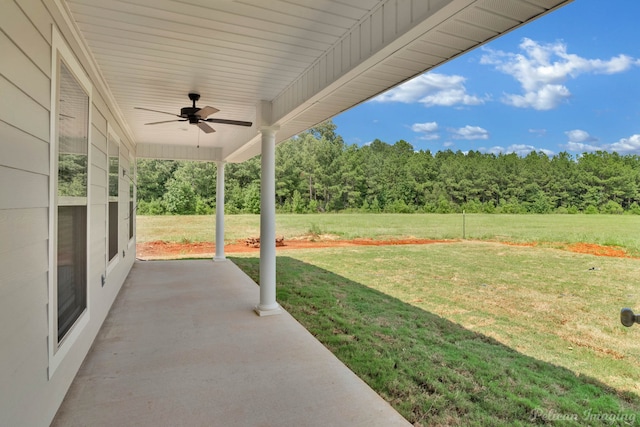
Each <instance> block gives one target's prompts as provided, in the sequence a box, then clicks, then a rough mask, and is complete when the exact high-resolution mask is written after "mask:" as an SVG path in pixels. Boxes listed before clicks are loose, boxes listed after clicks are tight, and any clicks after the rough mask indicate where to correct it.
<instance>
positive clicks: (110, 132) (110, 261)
mask: <svg viewBox="0 0 640 427" xmlns="http://www.w3.org/2000/svg"><path fill="white" fill-rule="evenodd" d="M112 139H113V141H114V142H115V143H116V145H117V146H118V155H117V157H118V170H117V178H118V191H117V194H118V195H117V196H111V194H110V193H111V191H110V190H111V157H112V156H111V155H110V154H111V151H110V149H109V148H110V145H111V140H112ZM121 145H122V141H121V140H120V137H119V136H118V134H117V133H116V131H115V129H113V127H112V126H111V124H109V123H107V189H106V191H107V201H106V208H105V209H106V231H107V232H106V239H105V240H106V254H105V257H106V261H107V276H109V273H111V271H112V270H113V269H114V268H115V266H116V265H117V264H118V262H119V261H120V169H121V165H120V163H121V162H120V152H121V148H120V147H121ZM112 198H115V200H114V201H115V202H116V203H117V209H116V216H117V218H116V234H115V236H116V240H117V249H116V253H115V255H114V256H113V257H112V258H109V246H110V239H111V229H110V227H111V214H110V212H111V199H112Z"/></svg>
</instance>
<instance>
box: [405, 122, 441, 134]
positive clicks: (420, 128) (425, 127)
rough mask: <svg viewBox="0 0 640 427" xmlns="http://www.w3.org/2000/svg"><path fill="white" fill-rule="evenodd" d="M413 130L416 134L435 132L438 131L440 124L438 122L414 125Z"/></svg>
mask: <svg viewBox="0 0 640 427" xmlns="http://www.w3.org/2000/svg"><path fill="white" fill-rule="evenodd" d="M411 130H412V131H414V132H435V131H437V130H438V123H437V122H427V123H414V124H413V125H412V126H411Z"/></svg>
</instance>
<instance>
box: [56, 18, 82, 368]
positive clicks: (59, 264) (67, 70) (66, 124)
mask: <svg viewBox="0 0 640 427" xmlns="http://www.w3.org/2000/svg"><path fill="white" fill-rule="evenodd" d="M51 47H52V53H51V116H50V117H51V121H50V125H51V130H50V135H51V140H50V141H49V143H50V150H49V153H50V160H49V161H50V170H49V172H50V175H49V275H48V277H49V279H48V280H49V286H48V297H49V298H48V304H47V307H48V320H49V321H48V324H49V331H48V332H49V333H48V338H49V339H48V340H47V342H48V348H49V352H48V353H49V369H48V376H49V379H51V378H52V377H53V375H54V373H55V371H56V369H57V368H58V366H60V364H61V363H62V361H63V360H64V359H65V357H66V356H67V355H68V354H69V352H70V351H71V349H72V348H73V347H74V345H75V343H76V342H77V341H78V339H79V337H80V336H81V335H82V333H83V332H84V331H85V329H86V327H87V325H88V324H89V320H90V314H91V304H90V301H91V298H90V295H91V287H90V286H89V279H88V278H89V277H91V271H90V264H89V262H88V259H89V255H88V250H89V245H88V242H89V239H90V234H91V230H90V227H89V222H90V221H88V218H90V212H91V205H90V204H89V203H88V201H89V200H90V195H91V188H90V186H89V182H90V180H91V169H90V167H89V165H91V150H90V147H91V144H90V141H89V135H90V124H91V92H92V87H91V81H90V80H89V79H88V77H87V75H86V74H85V73H84V71H83V69H82V67H81V66H80V64H79V63H78V62H77V60H76V59H75V57H74V55H73V53H72V51H71V49H69V47H68V46H67V44H66V43H65V41H64V39H63V38H62V36H61V35H60V33H59V32H58V31H57V30H56V28H55V27H54V28H53V30H52V36H51Z"/></svg>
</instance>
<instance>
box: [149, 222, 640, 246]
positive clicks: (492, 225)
mask: <svg viewBox="0 0 640 427" xmlns="http://www.w3.org/2000/svg"><path fill="white" fill-rule="evenodd" d="M464 220H465V230H464V231H465V232H464V236H465V238H467V239H478V240H495V241H511V242H521V243H526V242H538V243H542V244H545V243H548V244H552V245H553V244H555V243H558V242H560V243H577V242H586V243H596V244H600V245H610V246H619V247H621V248H624V249H626V250H627V251H628V252H629V253H630V254H632V255H636V256H637V255H640V216H637V215H488V214H486V215H485V214H467V215H465V218H464ZM137 227H138V228H137V230H138V235H137V239H138V241H139V242H146V241H152V240H165V241H170V242H179V241H192V242H206V241H215V216H213V215H207V216H179V217H175V216H138V217H137ZM310 231H320V232H321V234H329V235H333V236H335V237H338V238H342V239H353V238H373V239H394V238H402V237H415V238H425V239H461V238H462V237H463V216H462V215H459V214H458V215H456V214H447V215H438V214H411V215H407V214H404V215H403V214H309V215H292V214H278V215H277V216H276V233H277V234H278V235H282V236H284V237H285V239H287V238H293V237H297V236H302V235H305V234H308V233H309V232H310ZM259 234H260V216H259V215H226V216H225V241H227V242H235V241H237V240H239V239H244V238H247V237H251V236H258V235H259Z"/></svg>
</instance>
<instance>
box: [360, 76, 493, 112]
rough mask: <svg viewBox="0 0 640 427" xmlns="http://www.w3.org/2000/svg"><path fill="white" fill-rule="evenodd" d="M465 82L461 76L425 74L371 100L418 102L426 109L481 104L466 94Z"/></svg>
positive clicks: (481, 102)
mask: <svg viewBox="0 0 640 427" xmlns="http://www.w3.org/2000/svg"><path fill="white" fill-rule="evenodd" d="M465 81H466V79H465V78H464V77H462V76H457V75H446V74H438V73H426V74H422V75H420V76H418V77H416V78H414V79H412V80H409V81H408V82H406V83H403V84H401V85H400V86H397V87H395V88H393V89H390V90H388V91H387V92H385V93H383V94H381V95H379V96H377V97H375V98H374V99H373V100H374V101H377V102H402V103H405V104H413V103H416V102H419V103H422V104H424V105H425V106H426V107H434V106H445V107H451V106H454V105H459V104H461V105H479V104H483V103H484V100H483V99H481V98H478V97H477V96H475V95H469V94H468V93H467V89H466V88H465V86H464V82H465Z"/></svg>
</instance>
